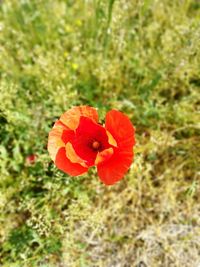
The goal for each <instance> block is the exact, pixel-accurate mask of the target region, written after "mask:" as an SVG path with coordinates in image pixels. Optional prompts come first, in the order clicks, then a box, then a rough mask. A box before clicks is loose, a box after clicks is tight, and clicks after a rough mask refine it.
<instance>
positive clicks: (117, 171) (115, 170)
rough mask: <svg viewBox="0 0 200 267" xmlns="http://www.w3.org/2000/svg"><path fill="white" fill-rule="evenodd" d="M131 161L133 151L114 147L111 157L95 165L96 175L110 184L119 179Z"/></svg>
mask: <svg viewBox="0 0 200 267" xmlns="http://www.w3.org/2000/svg"><path fill="white" fill-rule="evenodd" d="M132 161H133V152H132V151H129V152H124V151H122V150H120V149H116V151H115V152H114V154H113V155H112V156H111V158H110V159H109V160H107V161H105V162H103V163H100V164H99V165H97V171H98V175H99V177H100V179H101V181H102V182H103V183H104V184H106V185H112V184H114V183H116V182H117V181H119V180H121V179H122V178H123V176H124V175H125V174H126V172H127V171H128V169H129V168H130V165H131V163H132Z"/></svg>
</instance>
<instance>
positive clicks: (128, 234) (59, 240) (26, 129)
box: [0, 0, 200, 267]
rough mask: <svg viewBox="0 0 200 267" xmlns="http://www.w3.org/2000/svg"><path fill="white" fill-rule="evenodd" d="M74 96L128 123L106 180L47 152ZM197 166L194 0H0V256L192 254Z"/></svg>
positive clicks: (21, 265) (199, 11)
mask: <svg viewBox="0 0 200 267" xmlns="http://www.w3.org/2000/svg"><path fill="white" fill-rule="evenodd" d="M84 104H87V105H91V106H94V107H96V108H98V112H99V114H100V118H101V120H102V122H103V118H104V117H105V114H106V112H107V111H108V110H110V109H112V108H115V109H118V110H121V111H123V112H125V113H126V114H127V115H128V116H129V118H130V119H131V121H132V122H133V124H134V125H135V127H136V140H137V145H136V147H135V160H134V163H133V165H132V167H131V169H130V171H129V173H128V174H127V175H126V176H125V178H124V179H123V180H122V181H120V182H119V183H117V184H116V185H114V186H110V187H106V186H105V185H103V184H102V183H101V182H100V181H99V179H98V177H97V174H96V171H95V169H92V170H91V171H90V172H89V173H88V174H86V175H84V176H81V177H75V178H72V177H68V176H67V175H66V174H64V173H62V172H61V171H59V170H58V169H56V167H55V166H54V165H53V163H52V162H51V160H50V157H49V155H48V152H47V149H46V147H47V137H48V132H49V130H50V129H51V127H52V125H53V123H54V122H55V120H56V119H57V118H58V117H59V116H60V115H61V114H62V113H63V112H64V111H65V110H67V109H69V108H70V107H72V106H74V105H84ZM30 155H35V157H36V160H35V162H33V163H30V162H29V160H28V159H29V158H28V157H29V156H30ZM199 174H200V2H199V0H173V1H172V0H160V1H158V0H130V1H128V0H77V1H75V0H74V1H73V0H65V1H64V0H2V1H0V266H2V267H199V266H200V180H199V178H200V176H199Z"/></svg>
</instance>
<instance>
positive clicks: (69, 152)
mask: <svg viewBox="0 0 200 267" xmlns="http://www.w3.org/2000/svg"><path fill="white" fill-rule="evenodd" d="M65 149H66V156H67V158H68V159H69V160H70V161H71V162H72V163H79V164H80V165H82V166H83V167H86V168H87V167H88V166H87V164H86V162H85V160H83V159H82V158H80V157H79V156H78V155H77V154H76V152H75V150H74V148H73V146H72V144H71V143H70V142H68V143H67V144H66V146H65Z"/></svg>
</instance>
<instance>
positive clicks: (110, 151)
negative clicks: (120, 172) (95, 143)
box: [95, 147, 113, 165]
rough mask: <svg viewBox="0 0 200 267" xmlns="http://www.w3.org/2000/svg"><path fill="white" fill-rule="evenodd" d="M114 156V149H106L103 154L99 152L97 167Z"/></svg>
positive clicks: (96, 161)
mask: <svg viewBox="0 0 200 267" xmlns="http://www.w3.org/2000/svg"><path fill="white" fill-rule="evenodd" d="M112 155H113V148H112V147H110V148H107V149H104V150H103V151H101V152H98V154H97V157H96V159H95V165H98V164H100V163H102V162H104V161H106V160H108V159H109V158H110V157H111V156H112Z"/></svg>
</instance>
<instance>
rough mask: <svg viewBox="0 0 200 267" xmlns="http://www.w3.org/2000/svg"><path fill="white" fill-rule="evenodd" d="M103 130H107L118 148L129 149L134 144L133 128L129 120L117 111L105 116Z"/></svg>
mask: <svg viewBox="0 0 200 267" xmlns="http://www.w3.org/2000/svg"><path fill="white" fill-rule="evenodd" d="M105 128H106V130H108V131H109V132H110V133H111V135H112V136H113V138H114V139H115V141H116V142H117V145H118V147H119V148H124V149H126V148H131V147H133V145H134V144H135V138H134V132H135V130H134V127H133V125H132V123H131V121H130V120H129V118H128V117H127V116H126V115H125V114H123V113H121V112H120V111H117V110H111V111H109V112H108V113H107V114H106V123H105Z"/></svg>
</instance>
